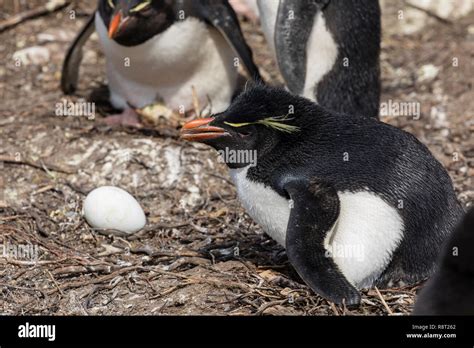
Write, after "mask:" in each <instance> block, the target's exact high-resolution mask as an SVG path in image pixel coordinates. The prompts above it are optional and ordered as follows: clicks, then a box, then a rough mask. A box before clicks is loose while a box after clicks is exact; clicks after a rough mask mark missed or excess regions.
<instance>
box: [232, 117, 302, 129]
mask: <svg viewBox="0 0 474 348" xmlns="http://www.w3.org/2000/svg"><path fill="white" fill-rule="evenodd" d="M290 120H292V118H288V115H283V116H275V117H267V118H264V119H263V120H259V121H257V122H244V123H231V122H224V123H225V124H227V125H229V126H231V127H236V128H239V127H244V126H248V125H251V124H263V125H264V126H266V127H271V128H273V129H276V130H278V131H280V132H285V133H294V132H299V131H300V127H298V126H293V125H291V124H286V123H284V122H285V121H290Z"/></svg>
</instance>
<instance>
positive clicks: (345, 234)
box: [230, 167, 404, 288]
mask: <svg viewBox="0 0 474 348" xmlns="http://www.w3.org/2000/svg"><path fill="white" fill-rule="evenodd" d="M247 170H248V167H246V168H241V169H231V170H230V174H231V177H232V180H233V181H234V183H235V185H236V188H237V194H238V196H239V199H240V201H241V202H242V205H243V206H244V208H245V209H246V211H247V212H248V214H249V215H250V216H251V217H252V218H253V219H254V220H255V221H256V222H257V223H258V224H259V225H260V226H262V228H263V229H264V230H265V232H266V233H267V234H268V235H270V237H272V238H273V239H274V240H275V241H277V242H278V243H279V244H280V245H282V246H283V247H285V240H286V229H287V225H288V220H289V217H290V212H291V208H290V201H289V200H287V199H285V198H284V197H282V196H280V195H278V194H277V193H276V192H275V191H273V190H272V189H270V188H269V187H266V186H264V185H263V184H261V183H256V182H253V181H250V180H248V179H247V177H246V176H247ZM338 196H339V200H340V214H339V218H338V220H337V222H336V223H335V224H334V226H333V228H332V231H330V233H328V235H327V237H326V240H325V248H326V250H328V252H330V253H331V255H332V257H333V259H334V261H335V263H336V264H337V265H338V267H339V269H340V270H341V271H342V273H343V274H344V275H345V276H346V278H347V279H348V280H349V281H350V282H351V283H352V284H354V285H355V286H356V287H358V288H363V287H367V286H370V285H371V284H372V282H373V280H375V279H376V278H377V277H378V276H380V274H381V273H382V272H383V270H384V269H385V268H386V266H387V265H388V263H389V262H390V260H391V257H392V254H393V252H394V251H395V249H396V248H397V247H398V245H399V244H400V241H401V239H402V236H403V231H404V227H403V220H402V219H401V217H400V215H399V214H398V212H397V211H396V209H394V208H393V207H391V206H390V205H388V204H387V203H386V202H385V201H384V200H383V199H381V198H380V197H378V196H377V195H375V194H373V193H370V192H368V191H360V192H356V193H349V192H338Z"/></svg>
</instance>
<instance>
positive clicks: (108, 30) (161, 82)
mask: <svg viewBox="0 0 474 348" xmlns="http://www.w3.org/2000/svg"><path fill="white" fill-rule="evenodd" d="M94 24H95V28H96V30H97V33H98V35H99V40H100V43H101V45H102V48H103V51H104V53H105V56H106V61H107V78H108V83H109V90H110V102H111V104H112V105H113V106H114V107H115V108H117V109H125V110H130V106H131V107H134V108H142V107H144V106H147V105H149V104H152V103H155V102H163V103H164V104H165V105H166V106H167V107H169V108H170V109H173V110H178V109H181V110H182V108H183V107H184V109H185V110H189V109H191V108H192V86H194V87H195V89H196V92H197V94H198V99H199V101H200V105H206V104H208V98H209V99H210V102H211V104H212V111H213V112H219V111H222V110H224V109H225V108H226V107H227V106H228V105H229V103H230V101H231V98H232V96H233V94H234V92H235V89H236V87H237V76H238V74H237V68H236V66H235V65H234V64H235V60H236V55H235V52H236V53H237V54H238V55H239V56H240V58H241V61H242V62H243V64H244V66H245V67H246V68H247V70H248V72H249V74H250V76H251V77H253V78H256V79H260V75H259V73H258V69H257V67H256V66H255V64H254V62H253V60H252V52H251V51H250V48H249V47H248V45H247V44H246V42H245V40H244V38H243V35H242V32H241V30H240V26H239V22H238V19H237V17H236V15H235V13H234V12H233V10H232V8H231V6H230V5H229V4H228V2H227V1H224V0H214V1H211V0H201V1H190V0H176V1H173V0H130V1H125V0H100V1H99V5H98V9H97V11H96V12H95V14H94V15H93V18H91V19H89V21H88V22H87V24H86V26H85V27H84V28H83V30H82V31H81V32H80V34H79V36H78V37H77V38H76V40H75V41H74V43H73V44H72V46H71V48H70V49H69V51H68V53H67V55H66V59H65V62H64V66H63V75H62V80H61V86H62V89H63V91H64V92H65V93H67V94H69V93H72V92H73V91H74V90H75V88H76V85H77V80H78V69H79V64H80V60H81V51H82V46H83V45H84V43H85V42H86V41H87V38H88V37H89V36H90V35H91V34H92V32H93V31H94ZM230 45H231V46H232V47H231V46H230ZM234 50H235V52H234ZM124 115H127V113H124ZM131 115H134V114H133V113H132V114H131ZM128 116H130V113H128Z"/></svg>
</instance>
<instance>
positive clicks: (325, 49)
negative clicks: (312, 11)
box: [303, 12, 350, 102]
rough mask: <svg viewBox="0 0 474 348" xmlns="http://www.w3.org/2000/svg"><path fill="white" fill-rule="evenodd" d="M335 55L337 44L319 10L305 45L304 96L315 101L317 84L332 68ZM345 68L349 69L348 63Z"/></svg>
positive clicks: (336, 53)
mask: <svg viewBox="0 0 474 348" xmlns="http://www.w3.org/2000/svg"><path fill="white" fill-rule="evenodd" d="M337 55H338V48H337V44H336V42H335V41H334V38H333V37H332V34H331V32H330V31H329V30H328V29H327V27H326V20H325V19H324V16H323V13H322V12H319V13H318V15H317V16H316V18H315V20H314V24H313V29H312V31H311V34H310V36H309V39H308V43H307V46H306V77H305V84H304V89H303V96H304V97H306V98H308V99H311V100H314V101H316V102H317V100H316V91H317V84H318V83H319V82H320V81H321V80H322V79H323V78H324V76H325V75H326V74H327V73H328V72H330V71H331V70H332V68H333V66H334V64H335V63H336V60H337ZM349 64H350V61H349ZM347 69H350V65H349V66H348V67H347ZM315 87H316V89H315Z"/></svg>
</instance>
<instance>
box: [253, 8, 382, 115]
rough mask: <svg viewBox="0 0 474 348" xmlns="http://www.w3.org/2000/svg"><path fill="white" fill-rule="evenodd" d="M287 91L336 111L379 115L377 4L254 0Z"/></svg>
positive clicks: (378, 28) (378, 27)
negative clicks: (256, 2)
mask: <svg viewBox="0 0 474 348" xmlns="http://www.w3.org/2000/svg"><path fill="white" fill-rule="evenodd" d="M258 6H259V14H260V19H261V23H262V29H263V32H264V33H265V37H266V39H267V42H268V43H269V46H270V48H271V50H272V51H273V53H274V55H275V57H276V61H277V63H278V67H279V70H280V72H281V74H282V76H283V78H284V80H285V83H286V85H287V87H288V89H289V90H290V91H291V92H292V93H294V94H299V95H302V96H305V97H307V98H309V99H312V100H314V101H316V102H318V104H320V105H322V106H324V107H325V108H328V109H330V110H334V111H337V112H344V113H350V114H358V115H362V116H367V117H375V118H377V117H378V113H379V100H380V68H379V56H380V38H381V29H380V28H381V25H380V7H379V3H378V1H377V0H357V1H352V0H349V1H348V0H275V1H268V0H258Z"/></svg>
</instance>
